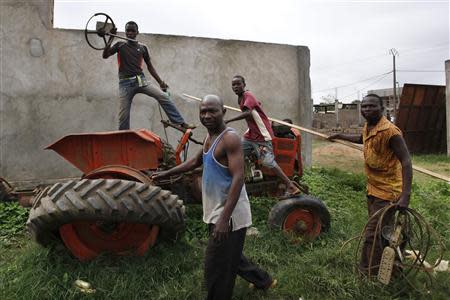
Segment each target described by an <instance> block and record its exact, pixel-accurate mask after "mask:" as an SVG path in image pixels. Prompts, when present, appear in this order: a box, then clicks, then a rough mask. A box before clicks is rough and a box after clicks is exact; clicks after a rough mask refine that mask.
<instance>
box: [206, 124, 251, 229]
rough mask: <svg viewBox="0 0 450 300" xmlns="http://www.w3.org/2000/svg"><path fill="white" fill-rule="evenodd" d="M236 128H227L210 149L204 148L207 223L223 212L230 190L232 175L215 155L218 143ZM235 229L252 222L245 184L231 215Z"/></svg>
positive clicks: (213, 220) (215, 219) (214, 221)
mask: <svg viewBox="0 0 450 300" xmlns="http://www.w3.org/2000/svg"><path fill="white" fill-rule="evenodd" d="M228 131H232V132H233V133H234V129H232V128H229V127H228V128H226V129H225V130H224V131H223V132H222V133H221V134H220V135H219V136H218V137H217V138H216V140H215V141H214V143H213V144H212V145H211V147H210V148H209V150H208V151H207V152H205V150H204V149H203V176H202V202H203V221H204V222H205V223H207V224H215V223H216V222H217V220H218V219H219V216H220V214H221V213H222V210H223V207H224V205H225V202H226V200H227V196H228V191H229V190H230V186H231V180H232V176H231V174H230V172H229V170H228V167H226V166H224V165H222V164H221V163H219V162H218V161H217V160H216V158H215V157H214V151H215V150H216V147H217V144H218V143H219V142H220V141H221V140H222V138H223V135H224V134H225V133H226V132H228ZM231 222H232V226H233V231H235V230H239V229H241V228H244V227H248V226H250V225H251V224H252V216H251V211H250V202H249V201H248V196H247V191H246V190H245V185H243V186H242V190H241V194H240V195H239V199H238V202H237V203H236V206H235V208H234V210H233V213H232V215H231Z"/></svg>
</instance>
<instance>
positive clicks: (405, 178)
mask: <svg viewBox="0 0 450 300" xmlns="http://www.w3.org/2000/svg"><path fill="white" fill-rule="evenodd" d="M383 110H384V106H383V100H382V99H381V98H380V97H379V96H378V95H376V94H369V95H367V96H366V97H364V99H363V100H362V102H361V114H362V116H363V117H364V118H365V119H366V121H367V123H366V124H365V125H364V128H363V132H362V134H359V135H354V134H343V133H338V134H335V135H332V136H330V137H329V139H330V140H333V139H342V140H346V141H349V142H352V143H357V144H363V145H364V161H365V171H366V176H367V208H368V213H369V223H368V224H367V228H366V231H365V237H364V244H363V247H362V253H361V261H360V263H359V271H360V272H361V273H362V274H365V275H367V274H369V272H370V274H377V272H378V266H379V264H380V260H381V256H382V253H383V247H384V246H385V245H387V244H388V243H387V242H386V241H381V239H379V238H378V237H376V236H375V229H376V225H377V223H378V221H379V218H380V216H378V217H374V218H372V216H373V215H374V214H375V213H376V212H377V211H379V210H380V209H382V208H384V207H386V206H388V205H390V204H391V203H393V202H395V203H397V207H398V208H399V209H405V208H407V207H408V205H409V197H410V194H411V181H412V164H411V158H410V156H409V152H408V148H407V146H406V143H405V140H404V139H403V137H402V133H401V131H400V129H399V128H398V127H397V126H395V125H394V124H392V123H391V122H390V121H388V120H387V118H386V117H384V116H383ZM394 213H395V211H394V210H389V211H388V212H387V214H389V215H385V216H384V220H386V221H385V222H386V223H388V222H389V221H391V220H392V218H393V215H394ZM372 249H373V253H372ZM369 269H370V270H369Z"/></svg>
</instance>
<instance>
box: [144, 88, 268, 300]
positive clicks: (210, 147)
mask: <svg viewBox="0 0 450 300" xmlns="http://www.w3.org/2000/svg"><path fill="white" fill-rule="evenodd" d="M224 114H225V108H224V107H223V102H222V100H221V99H220V98H219V97H218V96H215V95H208V96H206V97H204V98H203V101H202V102H201V104H200V121H201V123H202V124H203V125H204V126H205V127H206V129H207V130H208V136H207V137H206V139H205V141H204V146H203V149H202V150H200V151H199V152H198V153H197V154H196V155H195V156H194V157H192V158H191V159H189V160H187V161H185V162H183V163H182V164H180V165H178V166H176V167H174V168H172V169H170V170H167V171H163V172H158V173H155V174H153V176H152V178H153V179H160V178H164V177H168V176H172V175H176V174H180V173H184V172H187V171H189V170H193V169H195V168H197V167H199V166H201V165H203V175H202V202H203V221H204V222H205V223H206V224H208V228H209V239H208V245H207V248H206V255H205V270H204V276H205V283H206V288H207V290H208V296H207V299H231V296H232V294H233V288H234V282H235V278H236V275H239V276H241V277H242V278H244V279H245V280H247V281H249V282H251V283H252V284H253V285H254V286H255V287H256V288H258V289H268V288H270V287H274V286H275V284H276V280H272V278H271V277H270V275H269V274H268V273H267V272H266V271H263V270H262V269H260V268H259V267H258V266H256V265H255V264H253V263H251V262H250V261H249V260H248V259H247V258H246V257H245V256H244V255H243V253H242V250H243V247H244V241H245V235H246V231H247V227H249V226H250V225H251V222H252V220H251V211H250V202H249V200H248V196H247V192H246V190H245V185H244V156H243V151H242V145H241V140H240V138H239V136H238V135H237V134H236V132H235V131H234V129H232V128H229V127H226V125H225V122H224V120H223V116H224Z"/></svg>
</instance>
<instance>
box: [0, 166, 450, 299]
mask: <svg viewBox="0 0 450 300" xmlns="http://www.w3.org/2000/svg"><path fill="white" fill-rule="evenodd" d="M304 181H305V182H306V183H307V184H308V185H309V187H310V191H311V193H312V194H313V195H314V196H316V197H319V198H320V199H322V200H323V201H324V202H325V203H326V204H327V206H328V208H329V211H330V214H331V216H332V223H331V229H330V231H329V232H328V233H325V234H323V235H321V236H320V237H319V238H318V239H316V240H315V241H313V242H311V243H303V244H295V243H292V242H291V241H290V240H289V239H288V238H286V236H284V235H283V234H282V233H281V232H273V231H270V230H269V229H268V228H267V225H266V220H267V215H268V212H269V210H270V208H271V207H272V206H273V205H274V204H275V200H274V199H272V198H253V199H252V200H251V201H252V213H253V223H254V226H256V227H257V228H258V229H259V231H260V235H259V236H258V237H248V238H247V239H246V245H245V253H246V255H247V256H248V257H250V258H251V259H252V260H253V261H255V262H257V263H258V264H260V265H261V266H262V267H263V268H264V269H266V270H267V271H268V272H269V273H271V274H272V276H274V277H275V278H277V279H278V282H279V284H278V286H277V287H276V288H275V289H274V290H271V291H268V292H260V291H253V290H251V289H249V288H248V283H246V282H245V281H243V280H242V279H240V278H238V279H237V281H236V287H235V290H234V297H235V299H299V297H302V298H303V299H374V298H382V299H390V298H392V296H393V295H394V294H395V291H394V290H392V289H389V288H383V287H382V286H380V285H379V284H377V283H374V282H369V281H365V280H361V279H359V278H358V277H357V276H356V275H355V274H354V273H353V271H352V268H353V265H354V248H355V244H354V243H351V244H350V245H349V246H347V247H344V248H343V249H342V251H340V248H341V246H342V244H343V242H344V241H346V240H347V239H349V238H351V237H353V236H355V235H357V234H359V233H360V231H361V229H362V228H363V226H364V224H365V222H366V220H367V216H366V214H367V212H366V206H365V179H364V176H363V175H361V174H351V173H346V172H343V171H339V170H337V169H325V168H315V169H312V170H307V171H306V174H305V176H304ZM449 199H450V187H449V185H447V184H445V183H436V182H430V183H428V184H419V183H415V184H414V186H413V195H412V199H411V207H413V208H415V209H417V210H418V211H419V212H420V213H421V214H422V215H423V216H424V217H425V218H426V219H427V221H428V222H429V223H430V224H431V225H432V226H433V227H434V228H435V229H436V230H437V231H438V232H439V233H440V234H441V236H442V237H443V238H444V241H445V243H446V247H447V249H448V248H449V247H450V241H449V238H448V237H449V236H450V225H449V224H450V200H449ZM14 205H15V204H2V205H1V206H0V216H2V219H0V220H1V222H2V223H0V229H3V228H10V230H9V231H8V232H7V233H4V234H2V238H1V240H2V241H3V242H2V243H0V299H25V298H26V299H84V298H86V299H108V298H109V299H202V298H204V292H203V290H202V288H201V287H202V280H203V255H204V249H205V241H206V235H207V233H206V228H205V225H204V224H202V222H201V207H200V206H198V205H191V206H188V208H187V214H188V218H189V219H188V229H187V232H186V234H185V235H184V237H183V239H182V240H181V241H179V242H177V243H175V244H171V243H159V244H158V245H157V246H156V247H154V248H152V249H151V250H150V251H149V252H148V254H147V255H146V256H144V257H111V256H108V255H105V256H102V257H99V258H98V259H96V260H94V261H91V262H87V263H81V262H79V261H77V260H76V259H74V258H72V257H71V256H70V255H69V254H68V253H67V252H66V250H65V249H64V247H62V246H61V245H59V246H55V247H53V248H52V249H46V248H42V247H40V246H38V245H36V244H34V243H33V242H31V241H30V240H29V237H28V235H26V234H24V233H23V232H22V228H23V225H24V221H25V220H24V219H23V214H26V210H25V209H23V208H18V207H16V206H14ZM12 206H14V207H13V208H11V207H12ZM9 210H12V211H13V213H11V212H9V213H8V215H11V214H13V215H14V217H11V218H9V217H7V218H6V221H5V220H4V219H3V218H5V215H6V214H4V212H5V211H9ZM18 215H20V216H21V217H17V216H18ZM11 228H14V229H11ZM2 232H3V231H2ZM445 256H446V257H445V258H446V259H449V253H448V252H446V255H445ZM449 276H450V275H449V274H448V273H447V274H444V273H440V274H438V276H437V277H436V280H435V282H434V287H433V289H432V293H431V294H430V295H425V294H422V293H420V292H418V291H415V290H413V289H409V290H408V291H407V292H406V293H405V294H403V295H402V297H401V298H404V299H421V298H422V299H430V298H431V299H448V295H450V285H449V284H448V280H449ZM76 279H82V280H85V281H88V282H90V283H91V284H92V285H93V286H94V288H95V289H96V292H95V293H94V294H90V295H86V294H82V293H81V292H79V291H78V290H77V289H75V288H74V287H73V282H74V281H75V280H76ZM416 284H417V285H418V287H420V286H421V283H420V282H417V283H416Z"/></svg>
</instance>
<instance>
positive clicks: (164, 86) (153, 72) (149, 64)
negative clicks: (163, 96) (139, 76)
mask: <svg viewBox="0 0 450 300" xmlns="http://www.w3.org/2000/svg"><path fill="white" fill-rule="evenodd" d="M147 69H148V72H149V73H150V74H151V75H152V76H153V78H155V80H156V81H157V82H158V84H159V86H160V88H161V89H162V90H163V91H164V92H165V91H167V88H168V87H169V86H168V85H167V84H166V83H165V82H164V81H162V79H161V78H160V77H159V75H158V73H157V72H156V69H155V67H153V64H152V62H151V61H150V60H149V61H148V62H147Z"/></svg>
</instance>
